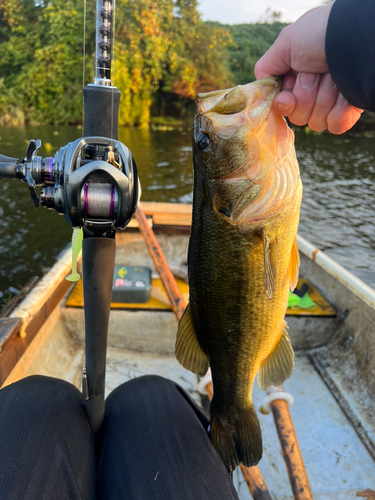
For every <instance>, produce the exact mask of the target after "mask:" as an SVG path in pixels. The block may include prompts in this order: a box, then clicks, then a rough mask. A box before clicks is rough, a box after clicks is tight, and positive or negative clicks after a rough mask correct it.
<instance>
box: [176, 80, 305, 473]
mask: <svg viewBox="0 0 375 500" xmlns="http://www.w3.org/2000/svg"><path fill="white" fill-rule="evenodd" d="M279 89H280V81H279V80H278V79H276V78H267V79H265V80H259V81H256V82H254V83H251V84H248V85H244V86H238V87H235V88H233V89H230V90H222V91H216V92H210V93H207V94H199V95H198V96H197V110H198V114H197V115H196V118H195V122H194V137H193V162H194V197H193V220H192V228H191V237H190V243H189V254H188V264H189V285H190V300H189V304H188V306H187V308H186V310H185V312H184V315H183V317H182V318H181V321H180V324H179V328H178V333H177V341H176V355H177V359H178V360H179V362H180V363H181V364H182V365H183V366H184V367H185V368H187V369H188V370H191V371H193V372H194V373H197V374H199V375H204V374H205V373H206V371H207V369H208V367H209V366H210V367H211V371H212V380H213V387H214V396H213V399H212V402H211V405H210V414H211V430H210V434H211V440H212V443H213V445H214V447H215V448H216V450H217V451H218V453H219V454H220V456H221V458H222V460H223V461H224V463H225V465H226V466H227V468H228V469H229V470H232V469H234V468H235V467H236V465H238V464H239V463H240V462H242V463H243V464H244V465H246V466H252V465H255V464H257V463H258V462H259V460H260V459H261V457H262V437H261V431H260V426H259V421H258V418H257V415H256V411H255V409H254V406H253V402H252V398H251V393H252V386H253V383H254V380H255V377H256V374H257V373H258V384H259V386H260V388H261V389H266V388H267V387H269V386H272V385H280V384H282V383H283V382H284V381H285V380H286V379H287V378H289V377H290V376H291V374H292V372H293V368H294V354H293V349H292V347H291V344H290V341H289V337H288V333H287V330H286V323H285V320H284V316H285V312H286V308H287V302H288V293H289V288H291V289H294V288H295V286H296V284H297V279H298V269H299V255H298V249H297V242H296V234H297V226H298V219H299V210H300V204H301V198H302V184H301V180H300V176H299V168H298V163H297V159H296V155H295V149H294V134H293V132H292V131H291V130H290V129H289V128H288V126H287V124H286V122H285V120H284V119H283V118H282V117H280V116H277V115H275V114H274V113H273V111H272V103H273V100H274V97H275V96H276V95H277V93H278V92H279Z"/></svg>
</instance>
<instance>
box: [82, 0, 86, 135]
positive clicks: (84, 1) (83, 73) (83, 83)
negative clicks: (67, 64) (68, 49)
mask: <svg viewBox="0 0 375 500" xmlns="http://www.w3.org/2000/svg"><path fill="white" fill-rule="evenodd" d="M82 55H83V62H82V88H84V87H85V78H86V75H85V72H86V0H83V50H82ZM84 117H85V105H84V101H83V99H82V128H83V126H84V119H85V118H84Z"/></svg>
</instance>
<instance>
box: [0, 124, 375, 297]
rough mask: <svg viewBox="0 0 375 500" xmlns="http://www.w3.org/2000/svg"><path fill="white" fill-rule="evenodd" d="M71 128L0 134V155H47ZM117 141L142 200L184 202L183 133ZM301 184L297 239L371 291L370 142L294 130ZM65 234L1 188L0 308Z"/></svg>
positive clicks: (150, 133)
mask: <svg viewBox="0 0 375 500" xmlns="http://www.w3.org/2000/svg"><path fill="white" fill-rule="evenodd" d="M81 134H82V131H81V130H80V129H78V128H75V127H26V128H19V129H18V128H17V129H15V128H0V153H1V154H5V155H8V156H13V157H18V158H21V157H23V156H24V154H25V150H26V146H27V143H28V140H29V139H31V138H32V139H38V138H39V139H41V140H42V143H49V144H50V145H51V147H52V150H49V151H48V152H47V151H46V150H45V149H44V148H43V147H42V149H41V150H40V152H39V154H41V155H42V156H51V155H52V153H54V152H55V151H56V150H57V149H58V148H59V147H61V146H62V145H64V144H67V143H68V142H70V141H73V140H74V139H76V138H78V137H80V136H81ZM119 140H121V141H122V142H123V143H124V144H126V145H127V146H128V147H129V149H130V150H131V151H132V153H133V156H134V158H135V159H136V161H137V165H138V170H139V175H140V179H141V183H142V193H143V194H142V199H143V200H144V201H163V202H174V203H175V202H180V203H191V201H192V184H193V174H192V167H191V146H190V144H191V138H190V130H189V127H188V126H186V127H182V128H180V129H179V130H167V131H162V130H152V129H150V130H138V129H134V128H128V129H122V130H120V133H119ZM296 149H297V156H298V159H299V163H300V168H301V176H302V181H303V184H304V198H303V202H302V209H301V222H300V229H299V231H300V234H301V235H302V236H304V237H305V238H307V239H308V240H309V241H310V242H311V243H313V244H315V245H316V246H317V247H318V248H320V249H321V250H325V251H326V252H327V254H328V255H330V256H331V257H333V258H334V259H335V260H337V261H338V262H339V263H340V264H342V265H343V266H344V267H346V268H347V269H349V270H350V271H352V272H353V273H354V274H355V275H357V276H358V277H359V278H361V279H362V280H364V281H365V282H366V283H368V284H369V285H371V286H372V287H374V288H375V217H374V216H375V209H374V200H375V138H372V137H368V136H366V135H356V136H354V135H347V134H346V135H344V136H333V135H330V134H321V135H317V134H312V133H310V134H306V133H305V132H304V131H303V130H297V131H296ZM70 238H71V229H70V227H69V226H68V224H67V223H66V221H65V219H64V218H63V217H61V216H59V215H57V213H55V212H51V211H48V210H46V209H42V208H34V205H33V203H32V201H31V198H30V196H29V193H28V188H27V186H26V185H24V184H22V183H20V182H18V181H4V180H3V181H1V182H0V305H1V303H5V302H6V301H7V300H8V298H9V297H10V296H11V295H12V293H14V291H13V289H12V287H13V288H18V289H19V288H21V287H22V286H24V285H25V284H26V283H27V281H28V280H29V279H30V277H32V276H34V275H38V276H42V275H43V274H44V273H45V271H46V270H47V269H48V268H49V267H51V266H52V265H53V263H54V261H55V259H56V257H57V256H58V254H59V253H60V251H61V250H62V249H63V248H64V247H65V246H66V245H67V244H68V243H69V240H70Z"/></svg>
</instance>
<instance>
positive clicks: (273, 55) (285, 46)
mask: <svg viewBox="0 0 375 500" xmlns="http://www.w3.org/2000/svg"><path fill="white" fill-rule="evenodd" d="M291 26H292V25H291ZM291 26H287V27H286V28H284V29H283V30H282V32H281V33H280V35H279V36H278V38H277V39H276V41H275V43H274V44H273V45H272V46H271V47H270V48H269V49H268V51H267V52H266V53H265V54H264V56H262V57H261V58H260V59H259V61H258V62H257V63H256V65H255V67H254V74H255V78H256V79H257V80H258V79H260V78H268V77H269V76H276V75H285V74H286V73H288V71H290V69H291V48H290V40H291V33H290V31H291V30H290V28H291Z"/></svg>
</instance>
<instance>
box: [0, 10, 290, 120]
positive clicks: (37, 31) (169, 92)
mask: <svg viewBox="0 0 375 500" xmlns="http://www.w3.org/2000/svg"><path fill="white" fill-rule="evenodd" d="M91 4H92V5H91ZM94 8H95V5H94V2H91V1H89V0H88V1H87V12H86V24H85V29H84V8H83V2H82V1H81V0H80V1H78V0H49V1H47V0H45V1H43V0H42V1H40V0H38V1H35V0H0V123H3V124H7V123H9V124H22V123H33V124H36V123H55V124H58V123H59V124H63V123H79V122H81V120H82V86H83V84H87V83H91V82H92V81H93V66H94V39H95V34H94V29H95V12H94ZM249 26H250V25H249ZM254 26H255V25H254ZM280 29H281V28H280ZM280 29H278V30H277V29H276V32H278V31H280ZM245 31H246V30H245ZM232 32H233V27H230V26H223V25H220V24H218V23H205V22H203V21H202V19H201V17H200V14H199V10H198V2H197V1H196V0H136V1H135V0H117V2H116V17H115V48H116V49H115V55H114V60H113V65H112V69H113V72H112V76H113V82H114V84H115V85H116V86H117V87H118V89H119V90H120V91H121V93H122V97H121V108H120V125H138V126H141V127H144V126H147V125H148V124H149V122H150V117H151V114H154V115H155V114H156V115H173V116H175V117H179V118H181V117H182V118H183V117H184V116H185V115H186V114H187V112H188V110H189V107H190V108H191V106H192V104H193V99H194V96H195V94H196V93H198V92H208V91H210V90H214V89H217V88H223V87H227V86H229V85H233V84H235V83H237V81H238V78H237V77H236V71H237V70H236V67H235V65H236V64H237V65H238V64H240V65H243V64H242V59H243V57H244V58H245V60H246V57H247V56H246V54H242V53H241V54H242V55H241V57H239V53H238V49H239V46H238V43H237V42H236V37H237V38H238V36H237V35H236V32H235V31H234V36H233V34H232ZM84 33H85V40H84V39H83V38H84ZM240 35H241V36H240V38H241V37H243V36H244V33H243V30H242V31H241V33H240ZM272 37H273V39H274V38H275V36H273V34H272V36H271V38H272ZM245 45H246V44H245ZM83 47H84V49H85V50H83ZM240 52H241V51H240ZM258 52H259V51H258ZM84 54H85V55H84ZM259 55H261V54H259ZM249 57H252V58H253V59H254V58H255V59H256V57H257V54H255V56H254V54H249ZM245 62H246V61H245ZM83 63H84V64H83ZM234 63H235V64H234ZM245 65H246V64H245ZM83 67H84V68H85V71H83ZM239 70H241V68H239ZM246 71H247V69H246ZM250 73H251V71H250V72H249V78H248V80H250V79H251V78H252V74H250ZM241 78H242V79H243V75H241ZM241 83H242V82H241Z"/></svg>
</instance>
